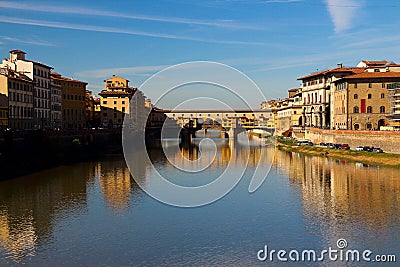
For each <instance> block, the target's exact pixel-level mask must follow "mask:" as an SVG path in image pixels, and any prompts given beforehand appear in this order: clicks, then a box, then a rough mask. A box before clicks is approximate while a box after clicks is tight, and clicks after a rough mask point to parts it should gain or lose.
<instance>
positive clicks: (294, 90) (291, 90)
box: [288, 88, 301, 92]
mask: <svg viewBox="0 0 400 267" xmlns="http://www.w3.org/2000/svg"><path fill="white" fill-rule="evenodd" d="M299 90H301V88H293V89H289V90H288V92H297V91H299Z"/></svg>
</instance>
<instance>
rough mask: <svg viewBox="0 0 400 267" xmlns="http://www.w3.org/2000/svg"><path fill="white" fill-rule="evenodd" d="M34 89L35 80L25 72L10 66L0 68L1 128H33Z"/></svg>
mask: <svg viewBox="0 0 400 267" xmlns="http://www.w3.org/2000/svg"><path fill="white" fill-rule="evenodd" d="M33 90H34V83H33V81H32V80H31V79H30V78H29V77H27V76H26V75H25V74H24V73H19V72H16V71H13V70H11V69H8V68H1V69H0V94H1V98H2V100H1V102H2V111H1V113H2V114H1V116H2V120H1V123H0V128H2V129H5V128H10V129H13V130H26V129H33V127H34V107H33ZM5 107H6V109H5ZM4 115H6V116H7V118H5V117H4Z"/></svg>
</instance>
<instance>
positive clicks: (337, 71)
mask: <svg viewBox="0 0 400 267" xmlns="http://www.w3.org/2000/svg"><path fill="white" fill-rule="evenodd" d="M363 71H364V68H346V67H342V68H334V69H328V70H324V71H319V72H315V73H311V74H309V75H306V76H303V77H300V78H298V79H297V80H304V79H307V78H311V77H317V76H320V75H325V74H329V73H340V72H363Z"/></svg>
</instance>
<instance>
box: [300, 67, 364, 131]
mask: <svg viewBox="0 0 400 267" xmlns="http://www.w3.org/2000/svg"><path fill="white" fill-rule="evenodd" d="M363 71H364V69H363V68H345V67H343V66H342V65H341V64H339V65H338V67H337V68H334V69H329V70H324V71H321V72H316V73H312V74H310V75H307V76H304V77H301V78H298V80H301V81H302V90H301V91H302V98H303V103H302V105H303V110H302V114H303V118H302V123H303V126H304V127H316V128H333V127H334V126H333V125H334V116H333V114H332V111H333V109H334V107H333V98H332V97H333V93H334V92H333V91H332V87H333V85H334V82H335V81H336V80H338V79H341V78H342V77H345V76H347V75H352V74H354V73H359V72H363Z"/></svg>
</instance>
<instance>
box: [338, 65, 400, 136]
mask: <svg viewBox="0 0 400 267" xmlns="http://www.w3.org/2000/svg"><path fill="white" fill-rule="evenodd" d="M397 82H400V72H362V73H357V74H354V75H350V76H346V77H344V78H342V79H340V80H338V81H336V82H335V95H334V102H335V103H334V107H335V109H334V116H335V128H336V129H347V130H380V128H381V127H382V126H387V125H388V116H389V115H390V113H391V111H390V110H389V108H390V105H389V97H388V93H389V92H388V89H387V85H388V84H392V83H397Z"/></svg>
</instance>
